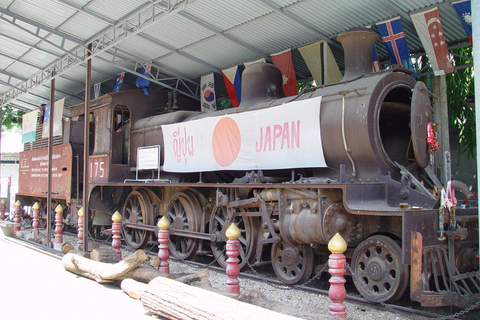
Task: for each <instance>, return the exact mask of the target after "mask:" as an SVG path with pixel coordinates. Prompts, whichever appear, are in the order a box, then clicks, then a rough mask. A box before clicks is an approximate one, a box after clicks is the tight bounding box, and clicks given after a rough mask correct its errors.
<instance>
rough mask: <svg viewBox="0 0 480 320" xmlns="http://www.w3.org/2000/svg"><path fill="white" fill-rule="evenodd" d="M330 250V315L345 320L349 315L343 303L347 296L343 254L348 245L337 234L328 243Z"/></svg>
mask: <svg viewBox="0 0 480 320" xmlns="http://www.w3.org/2000/svg"><path fill="white" fill-rule="evenodd" d="M328 250H330V252H331V253H332V254H331V255H330V256H329V259H328V268H329V269H328V273H330V275H331V278H330V280H329V281H328V282H330V289H329V290H328V296H329V297H330V299H331V300H332V302H333V303H332V304H330V306H329V310H330V311H329V312H328V313H329V314H331V315H333V316H337V317H340V318H343V319H346V318H347V313H346V312H345V309H346V307H345V305H344V304H343V301H344V300H345V297H346V296H347V291H346V290H345V285H344V284H345V282H346V280H345V278H344V277H343V276H344V275H345V272H346V270H345V263H346V262H347V260H346V259H345V255H344V254H343V253H344V252H345V250H347V243H346V242H345V240H344V239H343V238H342V236H341V235H340V234H339V233H337V234H335V235H334V236H333V238H332V239H330V241H329V242H328Z"/></svg>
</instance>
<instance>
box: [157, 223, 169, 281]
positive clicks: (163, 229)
mask: <svg viewBox="0 0 480 320" xmlns="http://www.w3.org/2000/svg"><path fill="white" fill-rule="evenodd" d="M157 227H158V229H159V230H158V243H159V246H158V258H159V259H160V265H159V266H158V271H160V272H163V273H167V274H169V273H170V264H169V263H168V258H170V253H169V252H168V242H169V237H170V232H169V231H168V228H170V222H169V221H168V219H167V218H165V216H163V217H162V219H160V220H158V223H157Z"/></svg>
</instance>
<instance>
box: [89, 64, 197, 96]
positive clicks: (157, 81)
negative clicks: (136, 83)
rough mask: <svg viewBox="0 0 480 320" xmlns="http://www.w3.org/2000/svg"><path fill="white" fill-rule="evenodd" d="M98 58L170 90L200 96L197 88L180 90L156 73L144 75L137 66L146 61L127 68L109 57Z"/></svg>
mask: <svg viewBox="0 0 480 320" xmlns="http://www.w3.org/2000/svg"><path fill="white" fill-rule="evenodd" d="M97 59H99V60H101V61H103V62H105V63H108V64H111V65H113V66H115V67H117V68H119V69H121V70H124V71H126V72H129V73H131V74H133V75H136V76H138V77H142V78H145V79H147V80H149V81H150V82H153V83H156V84H158V85H159V86H162V87H164V88H167V89H170V90H172V91H179V92H180V93H182V94H183V95H185V96H187V97H190V98H192V99H195V100H199V98H198V93H195V92H194V91H196V90H190V88H188V87H187V88H188V89H189V90H188V91H183V90H180V89H179V88H178V87H175V86H171V85H169V84H167V83H165V82H162V81H161V79H157V78H156V77H155V76H154V74H150V75H151V77H146V76H145V75H142V74H140V73H138V72H137V71H136V70H137V68H139V67H140V66H142V65H143V64H144V63H142V62H139V61H137V62H136V63H135V67H134V69H133V70H132V69H131V68H127V67H125V66H122V65H119V64H116V63H114V62H111V61H109V60H107V59H104V58H102V57H97ZM152 66H155V65H152ZM156 67H157V68H161V67H159V66H156ZM157 75H158V74H157ZM183 83H184V82H183ZM197 87H198V86H197Z"/></svg>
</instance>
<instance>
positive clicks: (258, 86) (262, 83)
mask: <svg viewBox="0 0 480 320" xmlns="http://www.w3.org/2000/svg"><path fill="white" fill-rule="evenodd" d="M281 97H282V72H281V71H280V69H278V68H277V67H276V66H274V65H273V64H270V63H254V64H252V65H250V66H248V67H247V68H245V70H244V71H243V74H242V98H241V102H240V106H239V108H241V109H242V108H248V107H249V106H252V105H254V104H256V103H259V102H263V101H266V100H272V99H278V98H281Z"/></svg>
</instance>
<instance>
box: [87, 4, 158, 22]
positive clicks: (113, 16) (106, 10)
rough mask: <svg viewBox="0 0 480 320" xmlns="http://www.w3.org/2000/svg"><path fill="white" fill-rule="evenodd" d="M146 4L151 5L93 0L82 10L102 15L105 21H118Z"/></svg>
mask: <svg viewBox="0 0 480 320" xmlns="http://www.w3.org/2000/svg"><path fill="white" fill-rule="evenodd" d="M148 3H151V1H148V0H129V1H118V0H93V1H89V3H88V4H87V5H85V7H84V9H85V10H87V11H91V12H94V13H96V14H99V15H102V16H104V17H105V19H106V20H110V21H118V20H120V19H122V18H124V17H125V16H127V15H129V14H130V13H132V12H134V11H135V10H137V9H138V8H140V7H141V6H143V5H145V4H148Z"/></svg>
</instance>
